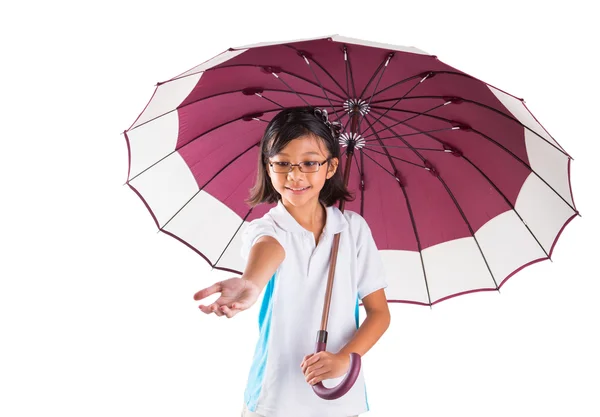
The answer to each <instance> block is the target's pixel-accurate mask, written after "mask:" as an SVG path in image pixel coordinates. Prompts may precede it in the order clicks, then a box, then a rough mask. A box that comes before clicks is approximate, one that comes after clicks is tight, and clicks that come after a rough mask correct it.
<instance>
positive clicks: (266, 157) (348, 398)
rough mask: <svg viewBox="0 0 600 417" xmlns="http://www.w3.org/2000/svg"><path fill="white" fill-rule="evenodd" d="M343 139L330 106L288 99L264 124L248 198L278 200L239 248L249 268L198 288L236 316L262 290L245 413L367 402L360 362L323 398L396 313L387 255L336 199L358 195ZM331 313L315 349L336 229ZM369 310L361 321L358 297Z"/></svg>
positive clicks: (318, 414) (342, 410)
mask: <svg viewBox="0 0 600 417" xmlns="http://www.w3.org/2000/svg"><path fill="white" fill-rule="evenodd" d="M339 159H340V146H339V144H338V139H337V131H336V130H335V129H333V128H332V126H331V123H329V121H328V120H327V113H326V112H325V111H324V110H321V109H315V108H314V107H295V108H288V109H285V110H283V111H281V112H280V113H278V114H277V115H276V116H275V117H274V118H273V120H272V121H271V122H270V123H269V124H268V126H267V129H266V131H265V134H264V135H263V138H262V140H261V153H260V155H259V161H258V177H257V182H256V184H255V186H254V187H253V188H252V190H251V196H250V198H249V200H247V203H249V204H250V205H251V206H252V207H254V206H256V205H257V204H260V203H265V202H266V203H275V202H277V205H276V206H275V207H274V208H272V209H271V210H270V211H269V212H268V213H266V214H265V215H264V216H263V217H262V218H259V219H255V220H253V221H252V222H250V223H249V224H248V226H247V227H246V229H245V230H244V233H243V236H242V249H241V255H242V257H243V258H244V259H245V260H246V262H247V263H246V267H245V269H244V273H243V275H242V277H241V278H231V279H228V280H225V281H222V282H218V283H215V284H214V285H212V286H210V287H208V288H205V289H203V290H201V291H199V292H197V293H196V294H195V295H194V299H195V300H201V299H203V298H205V297H207V296H209V295H211V294H215V293H217V292H219V293H220V294H221V296H220V297H219V298H218V299H217V300H216V301H215V302H214V303H212V304H210V305H208V306H204V305H200V306H199V308H200V310H201V311H202V312H204V313H206V314H211V313H215V314H216V315H217V316H226V317H228V318H231V317H233V316H235V315H236V314H237V313H238V312H240V311H243V310H247V309H248V308H250V307H251V306H252V305H253V304H254V303H255V302H256V300H257V299H258V297H259V295H260V294H261V292H262V291H263V289H265V288H266V289H265V293H264V297H263V301H262V306H261V310H260V313H259V329H260V332H259V341H258V343H257V345H256V350H255V353H254V359H253V363H252V366H251V369H250V375H249V378H248V384H247V386H246V391H245V394H244V410H243V411H242V416H247V417H250V416H251V417H296V416H298V417H300V416H301V417H348V416H356V415H358V414H360V413H363V412H366V411H368V410H369V407H368V403H367V395H366V389H365V383H364V377H363V373H362V370H361V372H360V374H359V377H358V379H357V380H356V383H355V384H354V386H353V387H352V388H351V389H350V390H349V391H348V392H347V393H346V394H345V395H344V396H342V397H340V398H338V399H336V400H324V399H322V398H320V397H318V396H317V395H316V394H315V393H314V392H313V390H312V388H311V385H314V384H316V383H317V382H319V381H323V385H325V386H326V387H328V388H331V387H333V386H336V385H337V384H338V383H339V382H341V381H342V379H343V377H344V376H345V374H346V372H347V370H348V367H349V364H350V356H349V355H350V353H351V352H356V353H358V354H359V355H361V356H363V355H364V354H365V353H367V351H369V349H370V348H371V347H372V346H373V345H374V344H375V343H376V342H377V340H378V339H379V338H380V337H381V336H382V335H383V333H384V332H385V331H386V330H387V328H388V326H389V323H390V314H389V310H388V305H387V300H386V297H385V293H384V288H385V287H386V286H387V285H386V282H385V279H384V275H383V265H382V260H381V256H380V254H379V252H378V250H377V247H376V246H375V242H374V240H373V237H372V235H371V230H370V229H369V226H368V225H367V223H366V221H365V220H364V219H363V217H362V216H360V215H359V214H358V213H356V212H353V211H350V210H344V213H342V212H341V211H340V210H339V209H338V208H337V207H336V206H334V204H335V203H336V202H339V201H340V200H342V199H344V200H345V201H351V200H352V196H351V194H350V193H349V192H348V190H347V189H346V187H345V186H344V184H343V178H342V176H341V174H340V172H338V170H337V167H338V163H339ZM340 232H341V235H340V243H339V253H338V262H337V266H336V273H335V279H334V285H333V289H332V300H331V309H330V314H329V321H328V330H329V338H328V341H327V349H328V351H324V352H319V353H317V354H314V353H311V352H314V349H315V336H316V334H317V331H318V329H319V325H320V323H321V315H322V311H323V300H324V297H325V287H326V283H327V276H328V272H329V263H330V255H331V248H332V244H333V237H334V235H335V234H336V233H340ZM359 299H361V300H362V302H363V305H364V306H365V310H366V314H367V317H366V319H365V320H364V322H363V323H362V325H361V326H360V327H359V320H358V300H359Z"/></svg>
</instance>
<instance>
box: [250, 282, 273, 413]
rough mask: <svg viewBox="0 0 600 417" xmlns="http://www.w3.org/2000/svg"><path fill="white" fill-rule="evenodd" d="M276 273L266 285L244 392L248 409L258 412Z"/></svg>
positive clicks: (267, 349)
mask: <svg viewBox="0 0 600 417" xmlns="http://www.w3.org/2000/svg"><path fill="white" fill-rule="evenodd" d="M276 275H277V274H276V273H275V274H273V276H272V277H271V279H270V280H269V282H268V283H267V286H266V287H265V294H264V297H263V301H262V305H261V306H260V312H259V313H258V330H259V336H258V342H257V343H256V348H255V350H254V358H253V359H252V366H251V368H250V374H249V375H248V383H247V385H246V391H245V392H244V401H245V402H246V406H247V407H248V410H250V411H252V412H256V406H257V403H258V398H259V397H260V391H261V389H262V385H263V381H264V377H265V368H266V364H267V356H268V354H269V335H270V333H271V317H272V313H273V289H274V287H275V276H276Z"/></svg>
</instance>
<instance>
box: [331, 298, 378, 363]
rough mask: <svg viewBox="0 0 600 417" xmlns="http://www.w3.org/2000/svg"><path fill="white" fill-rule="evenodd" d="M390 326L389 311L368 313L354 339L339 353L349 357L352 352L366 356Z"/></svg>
mask: <svg viewBox="0 0 600 417" xmlns="http://www.w3.org/2000/svg"><path fill="white" fill-rule="evenodd" d="M389 326H390V314H389V311H387V309H386V310H381V311H379V310H378V311H373V312H370V313H369V312H367V317H366V318H365V320H364V321H363V323H362V324H361V326H360V327H359V328H358V330H357V332H356V334H355V335H354V337H353V338H352V339H351V340H350V341H349V342H348V343H347V344H346V345H345V346H344V347H343V348H342V349H341V350H340V352H339V353H341V354H347V355H349V354H350V353H352V352H356V353H358V354H359V355H360V356H364V355H365V354H366V353H367V352H368V351H369V350H370V349H371V348H372V347H373V346H374V345H375V343H377V341H378V340H379V339H380V338H381V336H382V335H383V334H384V333H385V331H386V330H387V329H388V327H389Z"/></svg>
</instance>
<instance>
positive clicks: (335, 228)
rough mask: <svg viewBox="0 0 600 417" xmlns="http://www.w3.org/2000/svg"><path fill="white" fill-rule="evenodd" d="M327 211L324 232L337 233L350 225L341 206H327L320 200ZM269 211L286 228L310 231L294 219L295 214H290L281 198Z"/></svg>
mask: <svg viewBox="0 0 600 417" xmlns="http://www.w3.org/2000/svg"><path fill="white" fill-rule="evenodd" d="M319 202H320V204H321V205H323V207H325V210H326V212H327V219H326V220H325V227H324V228H323V234H327V235H335V234H336V233H340V232H341V231H343V230H344V229H345V228H346V227H347V226H348V220H346V217H345V216H344V214H343V213H342V212H341V211H340V209H339V208H337V207H335V206H329V207H326V206H325V205H324V204H323V203H322V202H321V201H319ZM269 213H270V214H271V216H272V217H273V219H274V220H275V222H276V223H277V224H278V225H279V226H280V227H281V228H282V229H284V230H286V231H288V232H292V233H306V232H309V231H308V230H306V229H305V228H304V227H302V226H301V225H300V223H298V222H297V221H296V219H294V216H292V215H291V214H290V212H289V211H287V209H286V208H285V206H284V205H283V203H282V201H281V200H279V201H278V202H277V205H276V206H275V207H273V208H272V209H271V210H270V211H269Z"/></svg>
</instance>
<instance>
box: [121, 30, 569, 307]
mask: <svg viewBox="0 0 600 417" xmlns="http://www.w3.org/2000/svg"><path fill="white" fill-rule="evenodd" d="M303 105H312V106H316V107H319V108H323V109H326V110H327V112H328V115H329V120H330V121H335V122H339V123H340V125H341V136H340V144H341V146H342V154H343V155H342V158H341V160H340V167H344V166H347V164H346V159H347V156H346V154H344V152H343V151H344V147H346V146H348V145H349V144H350V143H352V147H353V148H354V152H353V153H352V154H351V155H352V156H351V158H352V159H353V160H351V161H350V164H349V165H348V166H352V169H351V171H350V174H349V178H348V188H349V189H350V191H351V192H353V193H354V194H355V196H356V199H355V200H354V201H351V202H346V205H345V209H346V210H352V211H356V212H357V213H359V214H361V215H362V216H363V217H364V218H365V220H366V221H367V223H368V224H369V227H370V228H371V231H372V234H373V238H374V240H375V242H376V244H377V247H378V248H379V250H380V253H381V255H382V258H383V261H384V265H385V271H386V275H387V277H386V278H387V282H388V287H387V288H386V295H387V297H388V301H389V302H406V303H415V304H422V305H432V304H435V303H437V302H440V301H442V300H445V299H448V298H450V297H453V296H456V295H460V294H465V293H469V292H474V291H485V290H497V289H499V288H500V287H501V286H502V285H503V284H504V283H505V282H506V280H507V279H508V278H510V277H511V276H512V275H513V274H514V273H516V272H517V271H519V270H520V269H522V268H523V267H525V266H527V265H531V264H532V263H535V262H537V261H540V260H544V259H548V258H550V256H551V254H552V250H553V248H554V245H555V243H556V241H557V239H558V237H559V235H560V233H561V231H562V230H563V228H564V227H565V226H566V224H568V222H569V221H570V220H571V219H572V218H573V217H575V216H576V215H577V214H578V212H577V210H576V208H575V204H574V202H573V197H572V193H571V185H570V180H569V168H570V162H571V159H572V158H571V157H570V156H569V155H568V154H567V152H566V151H565V150H564V149H563V148H562V147H561V146H560V145H559V144H558V143H557V142H556V140H554V139H553V138H552V137H551V136H550V134H549V133H548V132H547V131H546V130H545V129H544V128H543V127H542V126H541V124H540V123H539V122H538V121H537V120H536V119H535V117H534V116H533V115H532V114H531V113H530V112H529V110H528V109H527V107H526V106H525V104H524V102H523V100H522V99H519V98H516V97H514V96H512V95H510V94H508V93H506V92H504V91H502V90H500V89H498V88H495V87H492V86H490V85H489V84H486V83H485V82H482V81H480V80H478V79H476V78H474V77H472V76H470V75H468V74H465V73H464V72H461V71H459V70H457V69H454V68H452V67H451V66H449V65H447V64H445V63H443V62H441V61H440V60H438V59H437V58H436V57H435V56H432V55H429V54H427V53H425V52H423V51H421V50H418V49H416V48H412V47H402V46H394V45H388V44H378V43H374V42H368V41H362V40H357V39H351V38H346V37H342V36H338V35H333V36H327V37H323V38H318V39H308V40H298V41H293V42H284V43H268V44H267V43H264V44H255V45H249V46H243V47H238V48H230V49H228V50H227V51H225V52H223V53H221V54H220V55H218V56H216V57H214V58H212V59H210V60H208V61H206V62H204V63H203V64H200V65H198V66H197V67H194V68H192V69H190V70H189V71H186V72H184V73H183V74H181V75H179V76H176V77H174V78H172V79H170V80H168V81H165V82H161V83H158V84H157V86H156V90H155V92H154V94H153V96H152V98H151V99H150V101H149V103H148V105H147V106H146V108H145V109H144V110H143V111H142V113H141V114H140V116H139V117H138V118H137V119H136V121H135V122H134V123H133V125H132V126H131V127H130V128H129V129H127V130H126V131H125V138H126V141H127V146H128V151H129V171H128V177H127V184H128V185H129V186H130V187H131V188H132V189H133V190H134V191H135V192H136V193H137V195H138V196H139V197H140V198H141V199H142V200H143V201H144V203H145V205H146V207H147V208H148V210H149V211H150V213H151V215H152V217H153V218H154V221H155V222H156V225H157V227H158V228H159V229H160V230H161V231H163V232H164V233H167V234H169V235H171V236H173V237H174V238H176V239H178V240H180V241H181V242H183V243H185V244H186V245H187V246H189V247H190V248H191V249H193V250H194V251H196V252H197V253H198V254H200V255H201V256H203V257H204V259H206V261H207V262H209V263H210V264H211V266H212V267H213V268H216V269H221V270H225V271H230V272H233V273H238V274H242V272H243V267H244V264H243V260H242V258H241V257H240V255H239V253H240V247H241V236H242V233H243V231H244V228H245V227H246V226H247V224H248V223H249V222H250V221H252V220H253V219H256V218H259V217H262V216H263V215H264V214H265V213H266V212H267V211H268V210H269V209H270V208H272V206H273V205H268V204H263V205H260V206H257V207H256V208H254V209H250V208H249V206H248V205H247V204H246V203H245V202H244V200H245V199H246V198H247V197H248V190H249V189H250V188H251V187H252V185H253V183H254V180H255V178H256V166H257V161H258V160H259V152H260V149H259V144H260V140H261V137H262V134H263V132H264V130H265V128H266V126H267V123H268V122H269V121H270V120H271V119H272V118H273V117H274V116H275V115H276V114H277V113H278V112H279V111H281V110H282V109H283V108H286V107H295V106H303ZM357 111H358V112H359V114H360V117H359V118H358V124H357V128H356V129H355V130H352V131H351V129H350V126H351V120H352V113H353V112H357Z"/></svg>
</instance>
